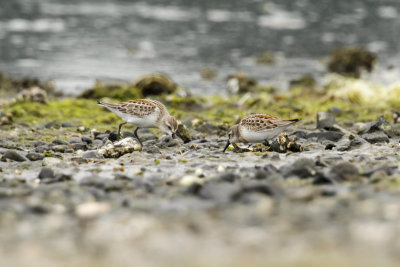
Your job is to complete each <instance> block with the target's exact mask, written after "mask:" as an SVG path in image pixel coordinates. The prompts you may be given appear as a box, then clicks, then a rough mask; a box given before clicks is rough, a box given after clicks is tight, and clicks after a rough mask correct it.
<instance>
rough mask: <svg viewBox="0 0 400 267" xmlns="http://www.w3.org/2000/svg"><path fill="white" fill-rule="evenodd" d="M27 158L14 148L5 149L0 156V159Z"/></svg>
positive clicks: (24, 159)
mask: <svg viewBox="0 0 400 267" xmlns="http://www.w3.org/2000/svg"><path fill="white" fill-rule="evenodd" d="M27 160H28V159H27V158H26V157H25V156H23V155H21V154H19V153H18V152H17V151H15V150H7V151H6V153H4V155H3V156H2V157H1V161H19V162H22V161H27Z"/></svg>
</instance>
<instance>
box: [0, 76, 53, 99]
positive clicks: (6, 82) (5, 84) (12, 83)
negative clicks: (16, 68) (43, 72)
mask: <svg viewBox="0 0 400 267" xmlns="http://www.w3.org/2000/svg"><path fill="white" fill-rule="evenodd" d="M32 87H39V88H41V89H43V90H45V91H46V92H47V93H48V94H55V91H54V84H53V83H52V82H50V81H41V80H39V79H38V78H34V77H23V78H14V77H11V76H9V75H7V74H5V73H3V72H0V92H2V93H8V94H9V93H13V94H15V93H18V92H20V91H22V90H24V89H30V88H32Z"/></svg>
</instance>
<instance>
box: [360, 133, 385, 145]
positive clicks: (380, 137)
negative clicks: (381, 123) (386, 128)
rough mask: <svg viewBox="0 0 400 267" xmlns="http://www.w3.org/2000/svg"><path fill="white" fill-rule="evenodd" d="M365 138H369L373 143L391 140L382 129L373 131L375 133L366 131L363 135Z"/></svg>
mask: <svg viewBox="0 0 400 267" xmlns="http://www.w3.org/2000/svg"><path fill="white" fill-rule="evenodd" d="M361 137H362V138H364V139H365V140H367V141H368V142H369V143H371V144H375V143H381V142H386V143H387V142H389V137H388V136H387V135H386V134H385V133H384V132H382V131H379V132H373V133H365V134H363V135H362V136H361Z"/></svg>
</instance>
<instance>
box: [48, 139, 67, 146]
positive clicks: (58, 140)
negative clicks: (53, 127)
mask: <svg viewBox="0 0 400 267" xmlns="http://www.w3.org/2000/svg"><path fill="white" fill-rule="evenodd" d="M51 143H52V144H54V145H68V142H67V141H64V140H61V139H54V140H53V142H51Z"/></svg>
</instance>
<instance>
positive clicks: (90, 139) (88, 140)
mask: <svg viewBox="0 0 400 267" xmlns="http://www.w3.org/2000/svg"><path fill="white" fill-rule="evenodd" d="M81 139H82V142H85V143H87V144H91V143H93V140H92V138H90V137H88V136H82V138H81Z"/></svg>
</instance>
